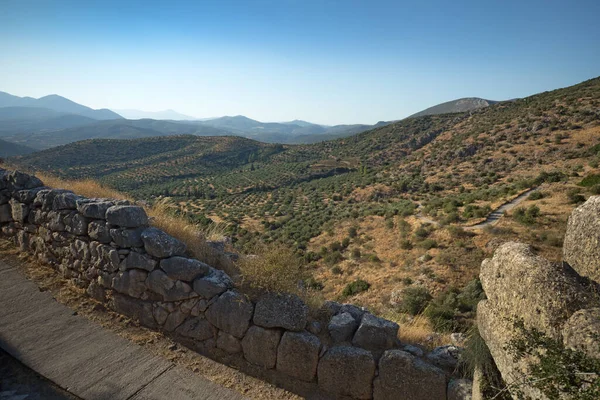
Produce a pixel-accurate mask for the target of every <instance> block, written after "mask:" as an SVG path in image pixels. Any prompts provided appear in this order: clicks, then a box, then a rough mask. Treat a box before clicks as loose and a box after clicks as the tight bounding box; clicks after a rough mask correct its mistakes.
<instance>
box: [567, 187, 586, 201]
mask: <svg viewBox="0 0 600 400" xmlns="http://www.w3.org/2000/svg"><path fill="white" fill-rule="evenodd" d="M567 199H569V203H571V204H580V203H583V202H585V197H583V195H582V194H580V193H579V190H578V189H571V190H569V191H568V192H567Z"/></svg>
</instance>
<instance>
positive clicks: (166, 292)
mask: <svg viewBox="0 0 600 400" xmlns="http://www.w3.org/2000/svg"><path fill="white" fill-rule="evenodd" d="M146 286H148V289H150V290H151V291H152V292H154V293H157V294H159V295H161V296H162V298H163V300H164V301H180V300H187V299H189V298H191V297H196V296H197V294H196V293H194V291H193V290H192V287H191V286H190V285H188V284H187V283H185V282H182V281H174V280H173V279H171V278H169V277H168V276H167V274H165V273H164V272H163V271H162V270H160V269H157V270H154V271H152V272H151V273H150V275H148V279H147V280H146Z"/></svg>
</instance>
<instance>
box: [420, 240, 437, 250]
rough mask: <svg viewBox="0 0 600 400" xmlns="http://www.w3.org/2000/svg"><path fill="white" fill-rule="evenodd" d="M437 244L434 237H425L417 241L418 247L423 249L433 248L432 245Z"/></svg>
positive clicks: (435, 245)
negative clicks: (419, 241)
mask: <svg viewBox="0 0 600 400" xmlns="http://www.w3.org/2000/svg"><path fill="white" fill-rule="evenodd" d="M437 245H438V244H437V242H436V241H435V240H434V239H425V240H423V241H422V242H421V243H419V247H421V248H423V249H425V250H429V249H433V248H434V247H437Z"/></svg>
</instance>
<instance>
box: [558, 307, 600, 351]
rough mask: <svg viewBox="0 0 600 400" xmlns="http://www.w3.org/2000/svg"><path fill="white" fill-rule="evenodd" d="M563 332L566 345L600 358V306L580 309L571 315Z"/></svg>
mask: <svg viewBox="0 0 600 400" xmlns="http://www.w3.org/2000/svg"><path fill="white" fill-rule="evenodd" d="M562 334H563V342H564V344H565V346H566V347H568V348H570V349H573V350H580V351H583V352H584V353H586V354H587V355H588V356H590V357H594V358H600V336H599V335H600V308H590V309H587V310H579V311H577V312H576V313H574V314H573V315H571V318H569V319H568V320H567V322H566V323H565V325H564V327H563V330H562Z"/></svg>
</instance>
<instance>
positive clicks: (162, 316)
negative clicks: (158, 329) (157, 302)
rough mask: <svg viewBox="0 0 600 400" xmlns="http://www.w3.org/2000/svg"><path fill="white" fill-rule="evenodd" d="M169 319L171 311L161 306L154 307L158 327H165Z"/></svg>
mask: <svg viewBox="0 0 600 400" xmlns="http://www.w3.org/2000/svg"><path fill="white" fill-rule="evenodd" d="M167 318H169V310H167V309H166V308H164V307H160V306H156V307H154V320H155V321H156V323H157V324H158V325H161V326H162V325H164V324H165V322H167Z"/></svg>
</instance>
